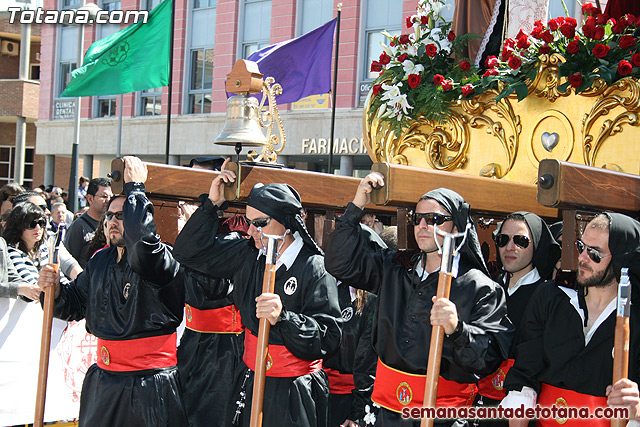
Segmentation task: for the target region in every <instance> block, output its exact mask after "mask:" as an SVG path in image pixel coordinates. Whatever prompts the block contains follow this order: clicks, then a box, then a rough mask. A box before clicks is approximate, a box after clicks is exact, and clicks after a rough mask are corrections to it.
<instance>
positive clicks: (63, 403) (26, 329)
mask: <svg viewBox="0 0 640 427" xmlns="http://www.w3.org/2000/svg"><path fill="white" fill-rule="evenodd" d="M42 317H43V311H42V308H41V307H40V303H37V302H34V303H26V302H24V301H22V300H15V299H9V298H0V426H12V425H16V424H29V423H33V421H34V420H33V418H34V413H35V401H36V389H37V380H38V363H39V358H40V339H41V335H42ZM96 355H97V340H96V338H95V337H93V336H92V335H89V334H87V332H86V329H85V324H84V320H83V321H82V322H71V323H67V322H63V321H61V320H58V319H54V320H53V328H52V334H51V353H50V357H49V377H48V380H47V398H46V405H45V416H44V420H45V422H48V421H60V420H70V419H74V418H77V417H78V410H79V407H80V390H81V388H82V381H83V380H84V375H85V373H86V372H87V369H88V368H89V366H91V365H92V364H93V363H95V361H96Z"/></svg>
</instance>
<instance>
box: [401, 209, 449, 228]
mask: <svg viewBox="0 0 640 427" xmlns="http://www.w3.org/2000/svg"><path fill="white" fill-rule="evenodd" d="M423 219H424V221H425V222H426V223H427V225H434V224H435V225H442V224H444V223H445V222H447V221H451V220H452V219H453V218H452V217H450V216H448V215H444V214H441V213H435V212H427V213H417V212H414V213H413V214H411V224H413V225H420V222H422V220H423Z"/></svg>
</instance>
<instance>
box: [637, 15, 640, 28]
mask: <svg viewBox="0 0 640 427" xmlns="http://www.w3.org/2000/svg"><path fill="white" fill-rule="evenodd" d="M636 27H640V16H638V17H637V18H636Z"/></svg>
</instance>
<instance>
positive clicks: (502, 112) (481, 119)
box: [460, 91, 522, 178]
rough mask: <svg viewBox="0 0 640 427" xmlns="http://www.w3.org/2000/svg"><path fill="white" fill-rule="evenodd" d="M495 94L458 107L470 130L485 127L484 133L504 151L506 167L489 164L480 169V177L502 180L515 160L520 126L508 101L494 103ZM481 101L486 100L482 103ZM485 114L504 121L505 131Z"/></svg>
mask: <svg viewBox="0 0 640 427" xmlns="http://www.w3.org/2000/svg"><path fill="white" fill-rule="evenodd" d="M495 95H496V94H495V92H491V91H487V92H485V93H483V94H482V97H481V100H479V101H478V100H474V101H462V102H460V106H461V108H462V112H463V113H464V114H465V115H466V116H469V117H470V118H469V126H470V127H472V128H480V127H482V126H486V127H487V129H486V132H487V133H488V134H489V135H492V136H494V137H495V138H496V139H498V141H499V142H500V144H501V145H502V148H503V149H504V151H505V153H506V155H507V166H506V168H504V167H502V166H501V165H500V164H499V163H490V164H488V165H486V166H485V167H484V168H482V170H481V172H480V175H482V176H487V177H491V178H502V177H503V176H505V175H506V174H508V173H509V171H510V170H511V168H512V167H513V164H514V163H515V160H516V154H517V152H518V145H519V140H520V134H521V133H522V124H521V123H520V116H518V115H516V114H515V113H514V111H513V107H512V106H511V103H510V102H509V100H508V99H503V100H501V101H500V102H497V103H496V102H495V101H494V100H493V97H494V96H495ZM482 100H487V101H485V102H483V101H482ZM486 112H492V113H494V114H495V115H496V116H497V117H498V118H500V119H504V122H506V124H508V127H507V130H505V126H503V123H502V122H500V121H494V120H493V119H492V118H491V117H489V116H488V115H486V114H485V113H486ZM507 131H508V132H507Z"/></svg>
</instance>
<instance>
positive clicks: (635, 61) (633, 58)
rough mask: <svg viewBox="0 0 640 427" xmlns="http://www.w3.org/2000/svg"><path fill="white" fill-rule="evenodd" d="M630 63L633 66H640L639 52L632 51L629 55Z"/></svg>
mask: <svg viewBox="0 0 640 427" xmlns="http://www.w3.org/2000/svg"><path fill="white" fill-rule="evenodd" d="M631 63H632V64H633V66H634V67H640V53H634V54H633V55H631Z"/></svg>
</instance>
